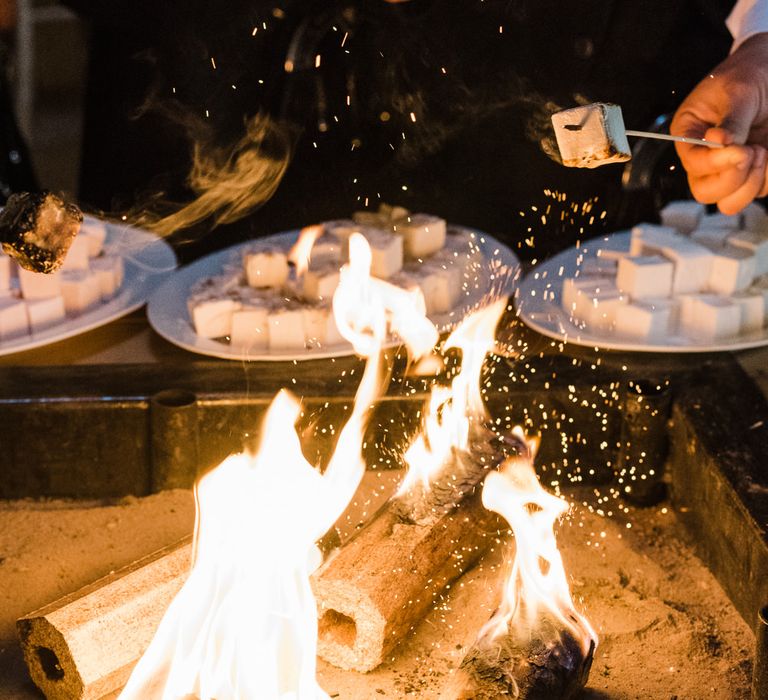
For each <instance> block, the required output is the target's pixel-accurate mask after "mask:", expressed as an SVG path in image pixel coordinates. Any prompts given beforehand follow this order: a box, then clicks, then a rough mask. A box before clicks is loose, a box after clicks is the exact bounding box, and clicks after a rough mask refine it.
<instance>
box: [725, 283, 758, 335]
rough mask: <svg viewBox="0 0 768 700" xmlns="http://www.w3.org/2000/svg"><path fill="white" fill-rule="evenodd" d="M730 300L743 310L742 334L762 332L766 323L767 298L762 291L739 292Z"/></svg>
mask: <svg viewBox="0 0 768 700" xmlns="http://www.w3.org/2000/svg"><path fill="white" fill-rule="evenodd" d="M730 300H731V301H732V302H733V303H734V304H736V305H737V306H738V307H739V308H740V309H741V324H740V332H741V333H751V332H752V331H758V330H760V329H761V328H762V327H763V325H764V323H765V297H764V295H763V293H762V291H760V290H758V289H756V290H753V291H750V290H746V291H744V292H739V293H738V294H734V295H733V296H731V297H730Z"/></svg>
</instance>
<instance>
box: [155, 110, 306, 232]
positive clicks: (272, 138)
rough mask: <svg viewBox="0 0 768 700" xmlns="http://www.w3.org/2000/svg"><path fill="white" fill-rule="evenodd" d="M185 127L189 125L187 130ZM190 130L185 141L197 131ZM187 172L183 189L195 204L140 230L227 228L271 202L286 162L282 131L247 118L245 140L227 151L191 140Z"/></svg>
mask: <svg viewBox="0 0 768 700" xmlns="http://www.w3.org/2000/svg"><path fill="white" fill-rule="evenodd" d="M188 126H189V124H188ZM194 126H195V128H190V129H189V131H190V132H191V134H190V135H193V134H194V132H197V131H199V130H200V128H199V124H198V125H194ZM193 143H194V145H193V149H192V167H191V170H190V173H189V175H188V177H187V184H188V185H189V187H190V188H191V189H192V191H193V192H194V193H195V195H196V196H195V199H194V200H193V201H191V202H190V203H189V204H186V205H184V206H182V207H181V209H179V210H178V211H175V212H174V213H172V214H169V215H167V216H164V217H162V218H155V220H151V219H150V218H149V216H148V215H146V213H145V215H144V216H143V217H142V218H143V219H144V220H143V221H142V224H143V225H144V226H146V227H147V228H149V229H150V230H152V231H154V232H155V233H157V234H158V235H161V236H167V235H170V234H171V233H174V232H175V231H178V230H181V229H185V228H189V227H190V226H192V225H194V224H197V223H200V222H201V221H205V220H208V219H210V220H212V222H213V224H214V225H219V224H227V223H232V222H233V221H237V220H238V219H241V218H242V217H244V216H246V215H247V214H248V213H249V212H251V211H253V209H255V208H256V207H258V206H260V205H262V204H264V203H265V202H266V201H267V200H269V199H270V197H272V195H273V194H274V193H275V190H276V189H277V187H278V185H279V184H280V182H281V180H282V178H283V175H284V174H285V171H286V169H287V168H288V163H289V161H290V156H291V150H292V147H291V137H290V131H289V129H288V128H287V127H285V126H283V125H280V124H278V123H277V122H276V121H274V120H273V119H272V118H271V117H269V116H268V115H265V114H257V115H256V116H254V117H251V118H250V119H249V120H248V121H247V122H246V125H245V134H244V135H243V136H242V137H241V138H240V139H239V140H238V141H237V142H236V143H235V144H234V145H231V146H230V147H215V146H211V145H210V143H211V139H210V135H208V137H207V138H202V139H201V138H194V137H193Z"/></svg>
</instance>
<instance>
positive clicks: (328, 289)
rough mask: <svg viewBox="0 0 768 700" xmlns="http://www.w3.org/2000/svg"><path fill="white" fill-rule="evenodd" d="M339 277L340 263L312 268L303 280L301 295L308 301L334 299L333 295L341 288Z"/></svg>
mask: <svg viewBox="0 0 768 700" xmlns="http://www.w3.org/2000/svg"><path fill="white" fill-rule="evenodd" d="M339 275H340V272H339V266H338V263H334V262H328V263H324V264H322V265H318V266H310V267H309V269H308V270H307V271H306V272H305V273H304V277H303V279H302V284H301V295H302V296H303V297H304V298H305V299H307V300H308V301H323V300H331V299H333V293H334V292H335V291H336V287H338V286H339Z"/></svg>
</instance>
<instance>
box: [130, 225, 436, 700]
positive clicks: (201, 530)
mask: <svg viewBox="0 0 768 700" xmlns="http://www.w3.org/2000/svg"><path fill="white" fill-rule="evenodd" d="M360 238H362V237H360ZM362 240H363V243H362V244H361V243H360V242H359V241H353V242H352V244H351V246H350V264H349V265H348V266H345V268H344V269H343V271H342V282H341V284H340V285H339V289H338V290H337V293H336V295H335V296H334V312H335V314H336V316H337V318H338V319H339V323H338V325H339V330H340V331H341V333H342V334H343V335H344V336H345V337H346V338H347V339H348V340H349V341H350V342H352V343H353V344H354V345H355V347H356V349H357V350H358V352H361V353H362V354H364V355H366V356H367V357H368V361H367V362H366V366H365V371H364V373H363V379H362V381H361V382H360V386H359V387H358V391H357V396H356V397H355V403H354V407H353V410H352V415H351V416H350V418H349V420H348V421H347V423H346V424H345V426H344V428H343V430H342V431H341V434H340V435H339V440H338V442H337V445H336V449H335V451H334V454H333V456H332V457H331V460H330V462H329V464H328V467H327V468H326V470H325V472H324V473H323V474H320V472H319V471H318V470H316V469H315V468H314V467H313V466H312V465H311V464H309V463H308V462H307V461H306V459H305V458H304V456H303V454H302V451H301V444H300V441H299V437H298V435H297V432H296V428H295V424H296V421H297V419H298V417H299V414H300V406H299V403H298V401H297V400H296V399H295V398H294V397H293V396H292V395H291V394H290V393H288V392H287V391H281V392H280V393H279V394H278V395H277V396H276V397H275V399H274V400H273V402H272V405H271V406H270V408H269V410H268V412H267V415H266V418H265V420H264V425H263V429H262V432H261V434H262V436H263V438H262V441H261V445H260V446H259V449H258V451H257V452H256V454H253V455H248V454H238V455H233V456H231V457H229V458H227V459H226V460H225V461H224V462H223V463H222V464H221V465H219V466H218V467H217V468H216V469H215V470H213V471H211V472H210V473H209V474H207V475H206V476H204V477H203V478H202V479H201V480H200V481H199V483H198V485H197V488H196V494H197V503H198V512H197V526H196V539H195V561H194V564H193V567H192V571H191V573H190V575H189V578H188V579H187V581H186V582H185V584H184V586H183V587H182V589H181V590H180V592H179V593H178V595H177V596H176V598H175V599H174V600H173V602H172V603H171V605H170V606H169V607H168V610H167V611H166V614H165V616H164V617H163V619H162V621H161V623H160V627H159V628H158V630H157V633H156V635H155V638H154V639H153V640H152V642H151V644H150V646H149V648H148V649H147V651H146V653H145V654H144V656H143V657H142V658H141V660H140V661H139V663H138V664H137V665H136V667H135V669H134V671H133V674H132V675H131V678H130V679H129V681H128V684H127V685H126V687H125V689H124V690H123V693H122V695H121V698H124V699H125V700H134V699H135V700H178V699H179V698H191V697H197V698H199V699H200V700H214V699H215V700H234V699H236V698H238V699H239V698H243V699H245V698H247V699H256V698H258V700H320V699H325V698H328V695H327V694H326V693H325V692H323V690H322V689H321V688H320V687H319V686H318V684H317V681H316V678H315V676H316V651H317V605H316V602H315V599H314V596H313V594H312V590H311V588H310V585H309V576H310V574H311V572H312V571H313V570H314V568H315V567H316V566H317V565H318V564H319V562H320V558H319V552H318V550H317V547H316V546H315V542H316V541H317V540H318V539H319V538H320V537H321V536H322V535H323V534H324V533H325V532H326V531H327V530H328V529H329V528H330V527H331V526H332V525H333V523H334V522H335V521H336V520H337V519H338V518H339V517H340V516H341V514H342V512H343V511H344V509H345V508H346V506H347V505H348V503H349V501H350V500H351V499H352V496H353V495H354V493H355V491H356V490H357V487H358V485H359V483H360V480H361V478H362V476H363V473H364V471H365V464H364V462H363V459H362V452H361V445H362V440H363V430H364V427H365V417H366V415H367V412H368V408H369V407H370V405H371V403H372V402H373V400H374V399H375V398H376V396H377V393H378V390H379V375H380V354H381V353H380V350H381V343H382V342H383V340H384V338H385V337H386V321H387V311H386V310H385V309H384V308H383V307H382V306H377V304H378V302H380V301H386V299H382V298H381V297H382V295H381V294H380V293H379V292H378V291H377V289H376V287H375V286H372V285H371V284H370V278H369V277H368V272H369V270H370V249H369V248H368V246H367V243H366V242H365V240H364V239H362ZM404 333H405V331H404ZM405 335H408V333H405ZM420 342H421V343H422V344H423V343H424V342H425V341H423V340H421V341H420ZM430 347H431V346H430Z"/></svg>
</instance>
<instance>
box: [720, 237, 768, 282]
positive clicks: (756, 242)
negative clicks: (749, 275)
mask: <svg viewBox="0 0 768 700" xmlns="http://www.w3.org/2000/svg"><path fill="white" fill-rule="evenodd" d="M727 244H728V245H732V246H735V247H736V248H742V249H743V250H746V251H748V252H750V253H752V255H754V256H755V275H757V276H760V275H765V274H768V231H766V232H761V231H736V232H735V233H732V234H731V235H730V236H728V239H727Z"/></svg>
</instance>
